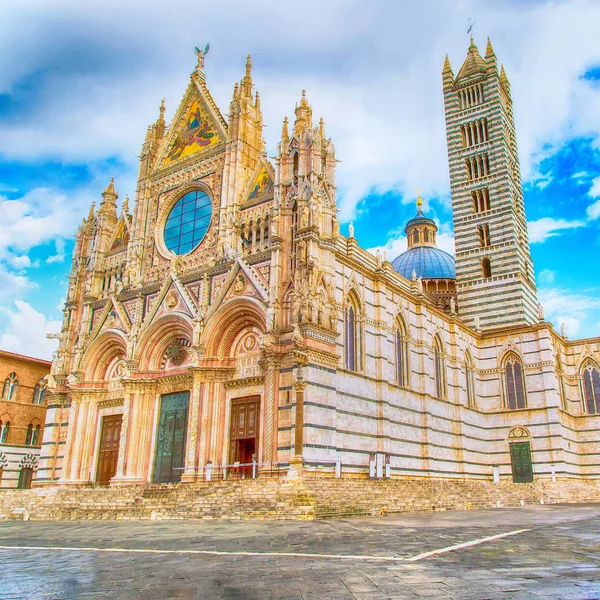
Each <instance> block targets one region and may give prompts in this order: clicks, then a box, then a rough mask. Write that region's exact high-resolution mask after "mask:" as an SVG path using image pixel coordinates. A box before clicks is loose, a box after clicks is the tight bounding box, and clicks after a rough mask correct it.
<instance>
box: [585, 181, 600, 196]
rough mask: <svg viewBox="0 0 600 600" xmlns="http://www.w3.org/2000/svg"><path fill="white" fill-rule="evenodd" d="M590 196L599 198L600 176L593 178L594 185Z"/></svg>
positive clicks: (589, 193)
mask: <svg viewBox="0 0 600 600" xmlns="http://www.w3.org/2000/svg"><path fill="white" fill-rule="evenodd" d="M588 196H589V197H590V198H598V196H600V177H595V178H594V179H592V187H591V188H590V190H589V192H588Z"/></svg>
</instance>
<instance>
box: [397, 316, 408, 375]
mask: <svg viewBox="0 0 600 600" xmlns="http://www.w3.org/2000/svg"><path fill="white" fill-rule="evenodd" d="M394 353H395V363H396V364H395V366H396V383H397V384H398V385H402V386H408V342H407V340H406V328H405V327H404V324H403V323H402V321H401V320H400V318H398V321H397V329H396V334H395V336H394Z"/></svg>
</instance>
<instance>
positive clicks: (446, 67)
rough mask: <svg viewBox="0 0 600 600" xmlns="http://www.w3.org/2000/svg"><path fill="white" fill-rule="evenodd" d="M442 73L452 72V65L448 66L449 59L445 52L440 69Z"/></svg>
mask: <svg viewBox="0 0 600 600" xmlns="http://www.w3.org/2000/svg"><path fill="white" fill-rule="evenodd" d="M442 73H452V67H451V66H450V59H449V58H448V55H447V54H446V59H445V60H444V69H443V70H442Z"/></svg>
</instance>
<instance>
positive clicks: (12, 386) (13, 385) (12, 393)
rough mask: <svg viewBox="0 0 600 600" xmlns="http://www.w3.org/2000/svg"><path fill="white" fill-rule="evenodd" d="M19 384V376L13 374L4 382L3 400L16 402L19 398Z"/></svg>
mask: <svg viewBox="0 0 600 600" xmlns="http://www.w3.org/2000/svg"><path fill="white" fill-rule="evenodd" d="M18 387H19V382H18V381H17V374H16V373H11V374H10V375H9V376H8V377H7V378H6V379H5V381H4V387H3V388H2V398H4V399H5V400H15V399H16V396H17V388H18Z"/></svg>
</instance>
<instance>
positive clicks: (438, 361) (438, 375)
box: [433, 336, 446, 398]
mask: <svg viewBox="0 0 600 600" xmlns="http://www.w3.org/2000/svg"><path fill="white" fill-rule="evenodd" d="M433 375H434V380H435V382H434V383H435V395H436V397H437V398H444V397H445V395H446V361H445V360H444V346H443V344H442V341H441V340H440V338H439V336H436V337H435V338H434V340H433Z"/></svg>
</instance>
